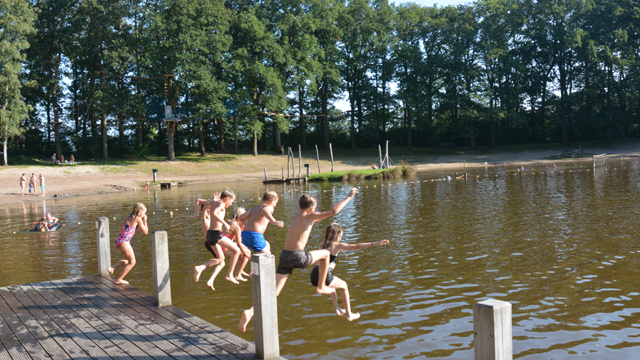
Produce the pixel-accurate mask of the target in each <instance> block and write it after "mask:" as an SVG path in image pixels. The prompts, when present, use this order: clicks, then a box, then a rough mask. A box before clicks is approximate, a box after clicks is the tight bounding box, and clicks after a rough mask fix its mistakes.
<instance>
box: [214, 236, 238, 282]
mask: <svg viewBox="0 0 640 360" xmlns="http://www.w3.org/2000/svg"><path fill="white" fill-rule="evenodd" d="M218 244H219V245H220V246H224V247H225V248H227V250H226V251H225V255H229V270H228V271H227V276H225V279H226V280H228V281H231V282H232V283H234V284H239V282H238V280H236V278H235V277H234V276H233V270H235V268H236V264H237V263H238V257H239V256H240V249H238V247H237V246H236V243H235V242H233V241H231V240H230V239H227V238H222V239H220V240H219V241H218Z"/></svg>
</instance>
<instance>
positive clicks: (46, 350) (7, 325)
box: [0, 276, 282, 360]
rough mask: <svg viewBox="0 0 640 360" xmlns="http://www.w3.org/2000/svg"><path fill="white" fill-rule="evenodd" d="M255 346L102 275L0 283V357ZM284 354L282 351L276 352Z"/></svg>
mask: <svg viewBox="0 0 640 360" xmlns="http://www.w3.org/2000/svg"><path fill="white" fill-rule="evenodd" d="M255 353H256V351H255V346H254V344H253V343H250V342H248V341H246V340H244V339H241V338H239V337H237V336H235V335H233V334H230V333H228V332H226V331H224V330H222V329H220V328H219V327H217V326H215V325H212V324H210V323H208V322H206V321H204V320H202V319H200V318H198V317H196V316H193V315H191V314H189V313H187V312H185V311H184V310H181V309H179V308H177V307H175V306H172V305H169V306H164V307H161V308H159V307H156V306H155V305H154V297H153V296H151V295H149V294H147V293H145V292H143V291H141V290H139V289H137V288H135V287H133V286H130V285H127V286H118V285H115V284H114V283H113V282H112V281H111V280H109V279H107V278H105V277H102V276H89V277H83V278H73V279H66V280H55V281H48V282H41V283H35V284H28V285H17V286H8V287H3V288H0V360H5V359H7V360H9V359H50V358H53V359H80V358H82V359H90V358H101V359H115V358H117V359H140V358H144V359H194V358H196V359H200V358H207V359H224V360H231V359H257V357H256V355H255ZM281 359H282V358H281Z"/></svg>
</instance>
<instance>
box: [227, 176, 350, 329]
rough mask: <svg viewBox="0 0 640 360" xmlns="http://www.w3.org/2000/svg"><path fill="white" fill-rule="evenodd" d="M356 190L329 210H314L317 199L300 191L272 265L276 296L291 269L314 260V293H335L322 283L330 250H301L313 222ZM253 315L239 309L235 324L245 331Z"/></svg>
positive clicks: (337, 208)
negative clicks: (297, 209) (296, 210)
mask: <svg viewBox="0 0 640 360" xmlns="http://www.w3.org/2000/svg"><path fill="white" fill-rule="evenodd" d="M357 193H358V189H356V188H352V189H351V191H349V194H348V195H347V197H346V198H345V199H344V200H342V201H341V202H339V203H338V204H336V205H335V206H334V207H333V208H332V209H331V210H327V211H324V212H321V213H318V212H316V211H315V209H316V205H317V201H316V199H315V198H314V197H313V196H311V195H309V194H304V195H302V197H300V212H299V213H298V214H296V215H295V216H294V217H293V219H291V225H289V229H288V230H287V238H286V240H285V243H284V250H282V252H281V253H280V259H279V261H278V267H277V268H276V296H278V295H280V292H281V291H282V288H284V284H285V283H286V282H287V278H288V277H289V275H291V273H292V272H293V269H304V268H305V267H307V266H309V265H311V264H314V263H316V262H318V261H319V265H320V266H319V279H320V281H319V282H318V287H317V289H316V292H317V293H318V294H331V293H334V292H335V289H332V288H330V287H327V286H326V285H325V281H326V278H327V273H328V271H329V257H330V255H331V253H330V252H329V251H328V250H314V251H310V252H308V253H305V252H304V248H305V246H306V245H307V241H308V240H309V233H311V228H312V227H313V224H314V223H316V222H318V221H322V220H324V219H326V218H328V217H331V216H335V215H337V214H338V213H339V212H340V211H341V210H342V209H343V208H344V207H345V206H346V205H347V203H348V202H349V201H351V199H353V197H354V196H355V195H356V194H357ZM253 314H254V310H253V307H251V308H250V309H248V310H245V311H243V312H242V317H241V318H240V323H239V324H238V328H239V329H240V331H242V332H245V331H246V330H247V324H248V323H249V321H251V318H252V317H253Z"/></svg>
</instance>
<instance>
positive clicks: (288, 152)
mask: <svg viewBox="0 0 640 360" xmlns="http://www.w3.org/2000/svg"><path fill="white" fill-rule="evenodd" d="M290 153H291V148H287V177H289V154H290Z"/></svg>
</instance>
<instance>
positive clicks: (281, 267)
mask: <svg viewBox="0 0 640 360" xmlns="http://www.w3.org/2000/svg"><path fill="white" fill-rule="evenodd" d="M312 262H313V256H311V254H309V253H305V252H304V250H282V252H281V253H280V261H278V267H277V268H276V274H280V275H289V274H291V273H292V272H293V269H304V268H306V267H307V266H309V265H311V263H312Z"/></svg>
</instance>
